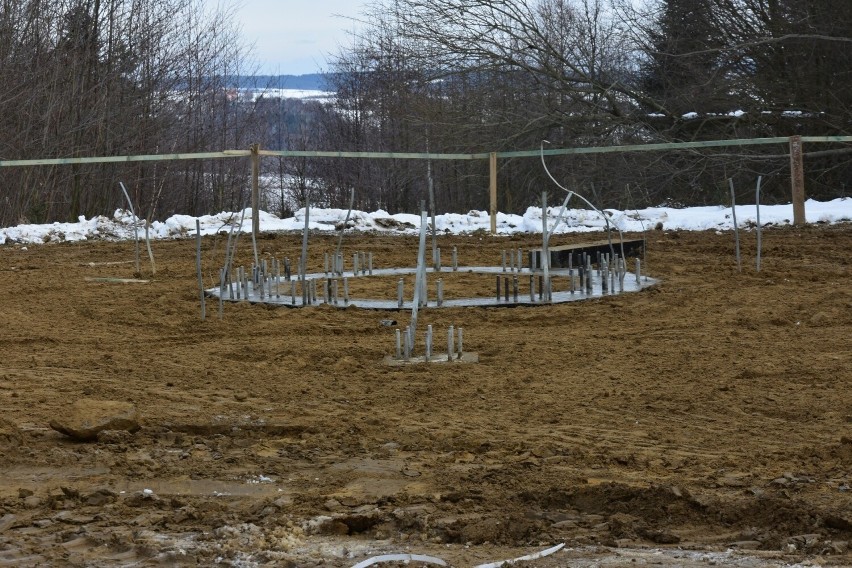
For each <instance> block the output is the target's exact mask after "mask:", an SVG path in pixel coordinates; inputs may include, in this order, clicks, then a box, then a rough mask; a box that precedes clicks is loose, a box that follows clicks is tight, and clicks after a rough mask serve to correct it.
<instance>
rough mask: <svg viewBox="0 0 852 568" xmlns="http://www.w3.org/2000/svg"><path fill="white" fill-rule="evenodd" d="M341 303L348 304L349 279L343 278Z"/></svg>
mask: <svg viewBox="0 0 852 568" xmlns="http://www.w3.org/2000/svg"><path fill="white" fill-rule="evenodd" d="M343 303H344V304H347V305H348V304H349V279H348V278H346V277H344V278H343Z"/></svg>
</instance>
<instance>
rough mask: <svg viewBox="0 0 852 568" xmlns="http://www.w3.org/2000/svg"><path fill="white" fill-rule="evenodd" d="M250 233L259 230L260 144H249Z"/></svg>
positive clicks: (255, 233) (254, 235) (253, 235)
mask: <svg viewBox="0 0 852 568" xmlns="http://www.w3.org/2000/svg"><path fill="white" fill-rule="evenodd" d="M250 150H251V234H252V237H253V238H254V239H255V240H257V234H258V231H259V230H260V144H252V145H251V148H250Z"/></svg>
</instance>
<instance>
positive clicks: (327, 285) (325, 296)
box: [322, 277, 331, 304]
mask: <svg viewBox="0 0 852 568" xmlns="http://www.w3.org/2000/svg"><path fill="white" fill-rule="evenodd" d="M323 282H324V283H323V286H322V301H323V302H325V303H326V304H330V303H331V278H328V277H326V279H325V280H324V281H323Z"/></svg>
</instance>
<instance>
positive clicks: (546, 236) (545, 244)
mask: <svg viewBox="0 0 852 568" xmlns="http://www.w3.org/2000/svg"><path fill="white" fill-rule="evenodd" d="M547 215H548V211H547V192H546V191H543V192H542V193H541V268H542V270H543V271H544V284H545V285H544V286H541V285H540V286H539V289H540V290H541V292H542V294H543V296H544V298H543V299H544V301H550V294H549V292H548V289H549V288H550V286H549V284H550V248H549V244H550V233H548V231H547Z"/></svg>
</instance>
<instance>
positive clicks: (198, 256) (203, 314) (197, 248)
mask: <svg viewBox="0 0 852 568" xmlns="http://www.w3.org/2000/svg"><path fill="white" fill-rule="evenodd" d="M195 270H196V272H197V273H198V289H199V291H200V293H201V321H204V320H205V318H206V317H207V309H206V306H205V305H204V278H203V276H202V275H201V222H200V221H199V220H198V219H196V220H195Z"/></svg>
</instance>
